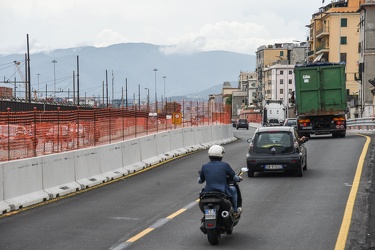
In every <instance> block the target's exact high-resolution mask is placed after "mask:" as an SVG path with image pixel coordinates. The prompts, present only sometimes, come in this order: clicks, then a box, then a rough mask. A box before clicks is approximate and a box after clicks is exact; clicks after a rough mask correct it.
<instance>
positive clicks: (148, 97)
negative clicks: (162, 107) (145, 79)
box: [145, 88, 150, 112]
mask: <svg viewBox="0 0 375 250" xmlns="http://www.w3.org/2000/svg"><path fill="white" fill-rule="evenodd" d="M145 90H147V112H149V111H148V109H149V103H150V89H149V88H145Z"/></svg>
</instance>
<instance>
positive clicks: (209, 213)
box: [204, 208, 216, 220]
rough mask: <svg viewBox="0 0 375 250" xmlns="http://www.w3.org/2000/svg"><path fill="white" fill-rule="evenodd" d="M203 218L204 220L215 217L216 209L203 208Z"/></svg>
mask: <svg viewBox="0 0 375 250" xmlns="http://www.w3.org/2000/svg"><path fill="white" fill-rule="evenodd" d="M204 218H205V219H206V220H215V219H216V209H215V208H213V209H205V211H204Z"/></svg>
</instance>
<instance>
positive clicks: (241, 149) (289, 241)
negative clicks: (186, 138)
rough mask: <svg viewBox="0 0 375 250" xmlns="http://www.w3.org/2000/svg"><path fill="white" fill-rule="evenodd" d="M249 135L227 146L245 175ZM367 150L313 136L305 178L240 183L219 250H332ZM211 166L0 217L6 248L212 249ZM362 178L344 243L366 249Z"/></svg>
mask: <svg viewBox="0 0 375 250" xmlns="http://www.w3.org/2000/svg"><path fill="white" fill-rule="evenodd" d="M253 131H254V129H250V130H249V131H247V130H235V131H234V132H235V135H236V136H237V137H238V138H240V139H239V140H238V141H237V142H234V143H231V144H228V145H225V146H224V147H225V149H226V154H225V156H224V160H225V161H227V162H229V163H230V164H231V165H232V167H233V168H234V169H235V170H236V171H239V170H240V168H241V167H244V166H245V154H246V150H247V142H246V139H247V138H249V137H251V136H252V133H253ZM365 142H366V138H365V137H363V136H358V135H350V134H349V135H347V137H346V138H331V137H325V136H320V137H313V138H312V139H311V140H310V141H308V142H307V143H306V146H307V150H308V170H307V171H306V172H305V174H304V176H303V177H302V178H298V177H294V176H291V175H286V174H257V175H256V177H255V178H247V177H245V178H244V181H243V182H242V183H241V184H240V186H241V190H242V194H243V209H244V211H243V215H242V218H241V221H240V222H239V224H238V225H237V226H236V227H235V228H234V233H233V234H232V235H224V236H223V237H222V239H221V242H220V244H219V245H218V246H216V248H219V249H233V248H235V249H262V250H263V249H281V250H282V249H304V250H307V249H314V250H316V249H324V250H326V249H334V248H335V245H336V242H337V241H338V240H340V238H339V232H340V228H341V224H342V222H343V218H344V215H345V209H346V206H347V201H348V197H349V194H350V191H351V188H352V186H353V184H354V183H353V180H354V176H355V173H356V167H357V165H358V161H359V159H360V155H361V152H362V149H363V145H364V144H365ZM368 155H371V153H369V154H368ZM207 160H208V157H207V150H204V151H201V152H197V153H194V154H190V155H187V156H185V157H181V158H178V159H175V160H173V161H170V162H167V163H166V164H163V165H160V166H158V167H155V168H153V169H151V170H148V171H145V172H143V173H141V174H137V175H134V176H130V177H128V178H125V179H123V180H120V181H115V182H113V183H111V184H105V185H102V186H101V187H99V188H93V189H90V190H88V191H86V192H81V193H79V194H76V195H72V196H69V197H67V198H61V199H59V200H57V201H56V202H51V203H48V204H46V205H42V206H37V207H35V208H33V209H27V210H25V211H22V212H20V213H17V214H14V215H12V216H2V217H1V218H0V246H1V247H0V248H1V249H39V250H40V249H90V250H91V249H206V248H208V247H210V245H209V243H208V241H207V238H206V236H205V235H204V234H203V233H202V232H201V231H200V230H199V226H200V225H199V224H200V223H199V220H200V218H201V216H202V215H201V212H200V210H199V208H198V206H197V205H196V199H197V197H198V193H199V190H200V189H201V188H202V187H203V186H202V185H199V184H198V183H197V172H198V170H199V169H200V167H201V165H202V164H203V163H205V162H206V161H207ZM366 162H368V163H370V162H371V159H370V158H368V159H367V160H366ZM365 165H366V164H365ZM367 165H368V164H367ZM363 175H367V177H365V182H363V183H362V179H361V184H360V186H359V189H358V190H359V191H358V193H360V195H359V198H358V199H357V200H358V202H357V203H356V206H355V207H356V211H357V212H355V213H353V220H354V224H355V225H354V226H353V227H351V231H350V233H349V238H348V240H349V242H352V243H351V244H352V245H353V246H357V247H360V246H365V245H366V244H367V243H366V240H367V238H368V237H366V234H367V232H366V231H365V230H364V225H365V224H366V223H367V221H368V215H366V209H365V207H366V206H367V202H368V201H367V198H366V197H368V195H366V194H365V193H364V192H363V190H364V189H366V188H367V189H368V186H369V185H370V184H371V180H370V179H369V178H370V177H371V175H370V170H369V169H368V168H366V170H364V171H363ZM364 221H366V223H364ZM352 249H356V248H352ZM358 249H360V248H358ZM363 249H366V248H363ZM367 249H368V248H367Z"/></svg>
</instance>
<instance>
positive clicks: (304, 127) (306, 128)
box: [301, 127, 312, 129]
mask: <svg viewBox="0 0 375 250" xmlns="http://www.w3.org/2000/svg"><path fill="white" fill-rule="evenodd" d="M301 129H312V127H301Z"/></svg>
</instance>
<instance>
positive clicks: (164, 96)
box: [163, 76, 167, 100]
mask: <svg viewBox="0 0 375 250" xmlns="http://www.w3.org/2000/svg"><path fill="white" fill-rule="evenodd" d="M165 78H167V77H166V76H163V79H164V99H165V100H167V97H166V96H165Z"/></svg>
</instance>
